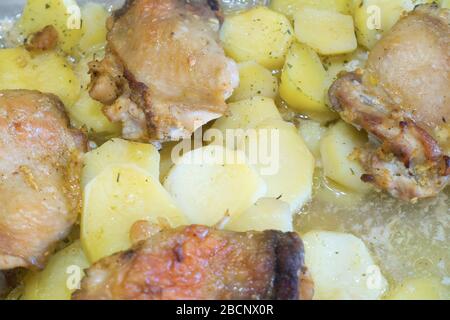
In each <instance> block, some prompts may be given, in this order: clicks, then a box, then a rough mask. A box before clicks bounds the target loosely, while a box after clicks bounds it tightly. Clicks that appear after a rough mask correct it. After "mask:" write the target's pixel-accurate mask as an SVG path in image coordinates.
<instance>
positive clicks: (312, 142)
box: [299, 120, 327, 160]
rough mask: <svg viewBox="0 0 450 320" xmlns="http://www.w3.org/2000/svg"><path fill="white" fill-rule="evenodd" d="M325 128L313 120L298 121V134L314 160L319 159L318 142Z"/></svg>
mask: <svg viewBox="0 0 450 320" xmlns="http://www.w3.org/2000/svg"><path fill="white" fill-rule="evenodd" d="M326 131H327V128H326V127H324V126H322V125H321V124H320V123H319V122H317V121H313V120H300V125H299V133H300V136H301V137H302V138H303V141H305V144H306V146H307V147H308V149H309V151H311V153H312V154H313V155H314V158H316V160H319V159H320V140H321V139H322V137H323V136H324V134H325V132H326Z"/></svg>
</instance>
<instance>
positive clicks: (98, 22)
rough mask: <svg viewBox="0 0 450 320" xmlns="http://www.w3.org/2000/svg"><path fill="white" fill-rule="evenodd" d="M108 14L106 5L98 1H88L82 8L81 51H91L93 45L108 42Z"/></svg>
mask: <svg viewBox="0 0 450 320" xmlns="http://www.w3.org/2000/svg"><path fill="white" fill-rule="evenodd" d="M108 16H109V14H108V12H107V11H106V9H105V7H104V6H103V5H101V4H98V3H93V2H88V3H86V4H85V5H84V6H83V7H82V8H81V17H82V19H83V24H82V26H81V39H80V43H79V48H80V50H81V52H87V51H90V50H92V48H93V47H95V46H97V45H99V44H103V43H105V42H106V32H107V30H106V19H107V18H108ZM91 61H92V60H91Z"/></svg>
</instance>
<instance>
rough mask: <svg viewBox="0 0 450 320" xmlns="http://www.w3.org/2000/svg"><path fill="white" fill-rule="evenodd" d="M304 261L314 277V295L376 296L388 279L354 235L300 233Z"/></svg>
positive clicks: (340, 298)
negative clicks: (301, 234)
mask: <svg viewBox="0 0 450 320" xmlns="http://www.w3.org/2000/svg"><path fill="white" fill-rule="evenodd" d="M302 239H303V243H304V245H305V264H306V265H307V266H308V269H309V270H310V272H311V276H312V278H313V280H314V299H317V300H327V299H333V300H342V299H354V300H358V299H361V300H363V299H364V300H369V299H379V298H380V297H381V296H382V295H383V293H384V292H385V291H386V290H387V286H388V285H387V281H386V279H385V278H384V277H383V275H382V274H381V272H380V270H379V268H378V266H376V265H375V263H374V261H373V259H372V257H371V256H370V253H369V251H368V250H367V247H366V246H365V245H364V243H363V242H362V241H361V240H360V239H359V238H357V237H355V236H353V235H351V234H346V233H338V232H329V231H311V232H308V233H307V234H305V235H304V236H303V237H302Z"/></svg>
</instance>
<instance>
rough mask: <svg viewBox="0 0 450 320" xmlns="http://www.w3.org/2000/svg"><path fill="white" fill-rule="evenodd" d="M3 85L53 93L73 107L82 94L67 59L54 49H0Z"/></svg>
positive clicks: (1, 82) (1, 83)
mask: <svg viewBox="0 0 450 320" xmlns="http://www.w3.org/2000/svg"><path fill="white" fill-rule="evenodd" d="M0 89H29V90H39V91H41V92H46V93H53V94H55V95H57V96H58V97H59V98H60V99H61V101H62V102H64V104H65V106H66V107H70V106H71V105H72V104H73V103H74V102H75V101H76V100H77V99H78V97H79V95H80V82H79V81H78V78H77V77H76V75H75V73H74V71H73V70H72V68H71V67H70V65H69V64H68V63H67V62H66V60H64V59H63V58H62V57H60V56H58V55H57V54H56V53H54V52H47V53H42V54H36V55H33V56H32V55H31V54H30V53H29V52H28V51H27V50H25V49H23V48H14V49H0Z"/></svg>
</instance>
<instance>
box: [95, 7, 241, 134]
mask: <svg viewBox="0 0 450 320" xmlns="http://www.w3.org/2000/svg"><path fill="white" fill-rule="evenodd" d="M208 4H209V5H208ZM211 5H212V7H213V9H217V5H215V2H214V1H207V2H206V1H204V3H199V1H197V2H195V4H194V3H188V2H187V1H185V0H128V1H127V2H126V4H125V5H124V7H123V8H122V9H120V10H118V11H116V12H115V14H114V15H113V16H112V17H111V18H110V20H109V21H108V30H109V31H108V36H107V40H108V46H107V50H106V51H107V52H106V56H105V58H104V59H103V60H102V61H100V62H98V61H94V62H92V63H91V64H90V70H91V74H92V82H91V89H90V94H91V96H92V97H93V98H94V99H96V100H98V101H100V102H102V103H103V104H106V105H108V107H106V108H105V114H106V115H107V116H108V117H109V118H110V119H111V120H112V121H120V122H122V123H123V136H124V137H125V138H127V139H132V140H144V141H149V140H150V141H167V140H179V139H182V138H187V137H190V135H191V133H192V132H193V131H194V130H195V129H197V128H198V127H200V126H201V125H203V124H205V123H207V122H209V121H210V120H213V119H216V118H218V117H220V116H221V115H223V114H224V112H225V111H226V109H227V106H226V103H225V99H226V98H227V97H229V96H230V95H231V93H232V91H233V88H234V87H236V86H237V82H238V71H237V67H236V65H235V63H234V62H233V61H232V60H230V59H228V58H227V57H226V56H225V54H224V51H223V49H222V48H221V47H220V46H219V44H218V28H219V21H218V19H217V17H216V15H215V13H214V11H213V10H212V9H211V8H210V6H211Z"/></svg>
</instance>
